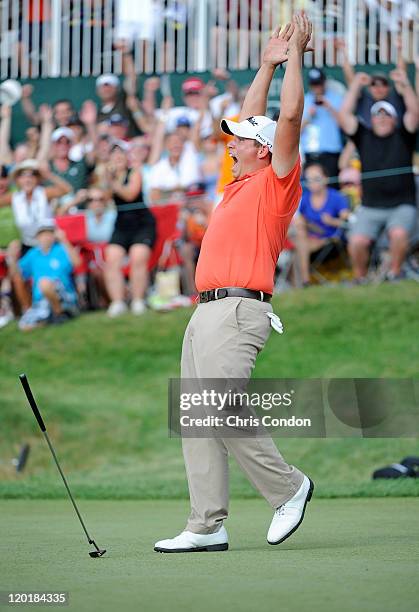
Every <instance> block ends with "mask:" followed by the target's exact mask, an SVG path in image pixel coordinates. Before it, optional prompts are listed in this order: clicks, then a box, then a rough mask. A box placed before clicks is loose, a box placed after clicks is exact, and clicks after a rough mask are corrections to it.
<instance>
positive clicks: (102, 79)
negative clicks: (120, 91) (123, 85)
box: [96, 73, 119, 88]
mask: <svg viewBox="0 0 419 612" xmlns="http://www.w3.org/2000/svg"><path fill="white" fill-rule="evenodd" d="M102 85H109V86H110V87H119V79H118V77H117V76H116V74H111V73H106V74H101V75H100V76H98V77H97V79H96V88H98V87H101V86H102Z"/></svg>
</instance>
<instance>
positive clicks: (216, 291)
mask: <svg viewBox="0 0 419 612" xmlns="http://www.w3.org/2000/svg"><path fill="white" fill-rule="evenodd" d="M214 297H215V299H216V300H218V288H217V289H215V291H214Z"/></svg>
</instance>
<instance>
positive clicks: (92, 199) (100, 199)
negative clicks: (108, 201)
mask: <svg viewBox="0 0 419 612" xmlns="http://www.w3.org/2000/svg"><path fill="white" fill-rule="evenodd" d="M87 201H88V202H104V201H105V198H89V199H88V200H87Z"/></svg>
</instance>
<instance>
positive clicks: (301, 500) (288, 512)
mask: <svg viewBox="0 0 419 612" xmlns="http://www.w3.org/2000/svg"><path fill="white" fill-rule="evenodd" d="M311 32H312V26H311V23H310V21H309V20H308V18H307V17H306V15H305V14H304V13H298V14H296V15H294V17H293V20H292V23H289V24H287V25H286V26H285V28H284V29H283V30H280V28H279V27H278V28H277V29H276V30H275V31H274V32H273V34H272V36H271V38H270V40H269V43H268V45H267V47H266V49H265V51H264V55H263V60H262V65H261V67H260V69H259V71H258V73H257V75H256V77H255V78H254V80H253V83H252V85H251V87H250V89H249V91H248V93H247V96H246V98H245V100H244V103H243V106H242V109H241V112H240V116H239V121H238V122H235V121H231V120H225V119H223V120H222V122H221V128H222V130H223V131H224V132H226V133H227V134H230V135H232V136H233V139H232V140H231V141H230V143H229V145H228V148H229V151H230V156H231V157H232V160H233V167H232V172H233V176H234V179H235V180H234V181H233V182H232V183H230V184H229V185H227V186H226V187H225V189H224V198H223V200H222V201H221V202H220V204H219V205H218V206H217V208H216V209H215V210H214V212H213V213H212V216H211V220H210V223H209V226H208V229H207V231H206V233H205V236H204V238H203V241H202V245H201V252H200V256H199V259H198V264H197V269H196V275H195V282H196V287H197V290H198V292H199V304H198V307H197V308H196V310H195V312H194V314H193V316H192V318H191V320H190V322H189V324H188V327H187V329H186V331H185V336H184V340H183V347H182V361H181V378H182V396H183V395H184V389H185V388H189V385H190V384H192V385H193V388H194V389H198V390H199V392H200V393H201V397H203V396H202V393H203V388H205V390H206V392H207V393H208V391H207V385H208V382H205V381H208V379H216V380H217V381H220V384H221V386H222V389H223V390H224V392H225V391H227V392H228V391H230V390H231V385H233V387H234V389H236V386H235V385H236V382H237V381H240V385H239V386H240V391H241V384H242V383H247V381H248V380H249V379H250V376H251V373H252V369H253V367H254V364H255V361H256V357H257V355H258V353H259V352H260V351H261V350H262V349H263V347H264V345H265V343H266V341H267V339H268V337H269V334H270V327H271V325H272V327H274V329H276V330H277V331H279V332H281V331H282V325H281V321H280V320H279V318H278V317H277V316H276V315H275V314H274V313H273V312H272V306H271V304H270V300H271V297H272V292H273V281H274V272H275V267H276V263H277V261H278V255H279V253H280V252H281V250H282V248H283V244H284V242H285V238H286V235H287V230H288V227H289V224H290V222H291V219H292V217H293V215H294V213H295V212H296V210H297V207H298V204H299V201H300V198H301V193H302V189H301V186H300V173H301V164H300V156H299V141H300V131H301V120H302V114H303V107H304V89H303V80H302V58H303V54H304V52H305V51H308V50H309V49H308V43H309V40H310V38H311ZM284 62H287V67H286V70H285V76H284V81H283V86H282V90H281V114H280V117H279V120H278V123H276V122H274V121H272V120H271V119H269V118H268V117H266V116H264V113H265V112H266V103H267V96H268V90H269V86H270V84H271V81H272V78H273V76H274V73H275V69H276V67H277V66H278V65H280V64H282V63H284ZM234 381H236V382H234ZM214 384H215V383H214ZM210 387H211V390H213V388H212V387H213V385H212V384H210ZM186 395H188V394H186ZM203 405H204V406H205V408H204V407H203ZM211 408H212V409H214V412H215V415H220V414H221V413H220V412H219V411H218V410H219V406H217V405H214V404H211V403H210V404H209V407H208V402H207V403H205V401H202V399H201V406H197V405H196V403H195V402H194V403H193V405H192V406H191V409H190V410H189V412H188V416H189V418H190V419H196V418H197V416H198V417H201V416H203V417H204V418H208V417H209V420H210V423H211V419H214V418H215V416H214V412H212V413H211ZM229 408H233V409H234V411H236V410H237V407H236V405H234V406H229ZM238 409H240V406H239V407H238ZM183 414H184V413H183ZM234 414H237V412H234ZM182 416H183V415H182ZM225 423H226V424H227V425H228V421H226V422H225ZM180 424H181V433H182V446H183V456H184V460H185V467H186V473H187V478H188V486H189V493H190V502H191V513H190V516H189V519H188V521H187V524H186V528H185V530H184V531H183V532H182V533H180V534H179V535H178V536H176V537H174V538H170V539H166V540H160V541H158V542H156V544H155V546H154V550H155V551H157V552H162V553H179V552H200V551H224V550H227V549H228V536H227V531H226V529H225V527H224V525H223V521H224V520H225V519H226V518H227V516H228V501H229V499H228V498H229V493H228V455H229V453H231V454H232V455H233V456H234V457H235V458H236V460H237V462H238V464H239V465H240V467H241V468H242V469H243V471H244V472H245V474H246V475H247V477H248V478H249V480H250V481H251V482H252V483H253V485H254V486H255V487H256V488H257V489H258V490H259V491H260V493H261V494H262V495H263V496H264V497H265V499H266V500H267V501H268V502H269V503H270V504H271V506H272V507H273V508H274V510H275V511H274V516H273V519H272V522H271V526H270V528H269V531H268V535H267V540H268V542H269V543H270V544H280V543H281V542H283V541H284V540H285V539H287V538H288V537H289V536H290V535H291V534H292V533H294V531H295V530H296V529H297V528H298V527H299V525H300V524H301V522H302V520H303V517H304V512H305V508H306V504H307V502H308V501H309V500H310V498H311V495H312V491H313V488H314V485H313V483H312V481H311V480H310V479H309V478H308V477H307V476H306V475H305V474H303V473H302V472H301V471H300V470H298V469H297V468H295V467H294V466H292V465H289V464H288V463H286V462H285V460H284V459H283V458H282V456H281V455H280V453H279V451H278V449H277V447H276V446H275V444H274V442H273V440H272V438H270V437H264V436H260V435H258V434H259V430H258V429H257V430H256V431H255V429H253V431H251V432H249V429H248V428H244V429H243V427H242V426H241V425H240V424H238V425H235V426H234V425H233V427H230V426H229V427H225V428H224V427H220V428H218V426H217V427H208V428H206V429H205V433H204V436H205V437H203V435H202V432H201V434H200V435H199V433H198V428H195V429H194V430H193V432H192V434H191V433H190V432H189V435H188V432H187V431H185V430H186V429H188V428H187V427H185V426H184V424H183V423H182V420H180ZM197 425H198V424H197ZM226 429H228V431H226ZM195 432H197V433H195ZM207 432H208V433H207ZM191 435H192V436H193V437H190V436H191Z"/></svg>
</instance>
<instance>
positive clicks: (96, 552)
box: [89, 540, 106, 559]
mask: <svg viewBox="0 0 419 612" xmlns="http://www.w3.org/2000/svg"><path fill="white" fill-rule="evenodd" d="M89 544H93V546H94V547H95V548H96V550H92V551H91V552H89V556H90V557H92V559H95V558H96V557H103V555H104V554H105V552H106V550H105V549H102V548H99V546H98V545H97V544H96V542H95V541H94V540H89Z"/></svg>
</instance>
